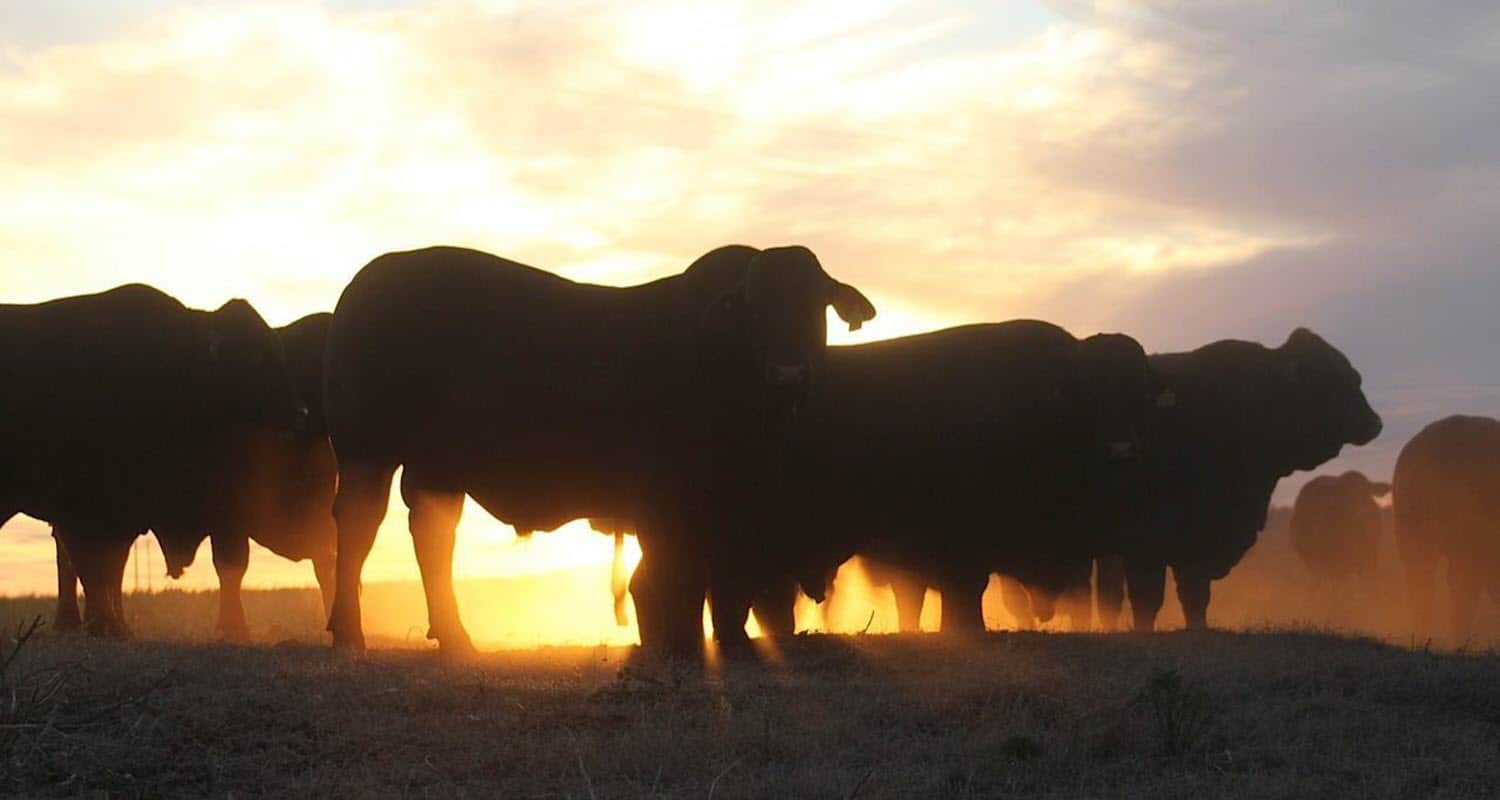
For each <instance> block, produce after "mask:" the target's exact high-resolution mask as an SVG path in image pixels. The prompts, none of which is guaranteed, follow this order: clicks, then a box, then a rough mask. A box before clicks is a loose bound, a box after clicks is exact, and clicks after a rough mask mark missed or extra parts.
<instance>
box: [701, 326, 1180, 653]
mask: <svg viewBox="0 0 1500 800" xmlns="http://www.w3.org/2000/svg"><path fill="white" fill-rule="evenodd" d="M1160 394H1161V391H1160V386H1159V384H1158V382H1157V381H1156V379H1155V377H1154V376H1153V375H1152V373H1151V370H1150V369H1149V367H1148V365H1147V360H1146V355H1145V352H1144V351H1143V350H1142V349H1141V347H1140V345H1139V344H1137V343H1136V342H1135V340H1133V339H1131V338H1129V337H1127V336H1122V335H1118V334H1112V335H1100V336H1094V337H1090V338H1088V339H1084V340H1079V339H1076V338H1074V337H1073V336H1072V335H1071V334H1069V333H1068V332H1067V331H1065V330H1063V329H1062V328H1059V327H1057V326H1056V325H1051V324H1049V323H1045V322H1038V321H1034V320H1018V321H1012V322H1006V323H999V324H989V325H969V326H964V327H960V328H952V329H948V330H944V331H937V332H934V333H926V334H920V335H916V336H908V337H903V338H899V339H890V340H886V341H881V342H874V343H870V344H863V345H854V346H848V347H832V348H829V351H828V354H827V358H826V360H825V365H824V371H823V375H822V379H821V380H820V381H818V382H817V384H816V385H815V386H813V388H812V390H811V392H810V393H809V396H808V400H807V403H806V405H805V407H804V408H803V409H802V413H801V415H800V416H799V417H798V421H797V425H796V426H795V428H794V431H793V435H792V437H791V441H790V445H789V449H788V458H787V481H786V488H785V493H784V500H783V503H782V504H781V505H779V506H778V508H777V511H776V514H777V522H776V524H775V526H774V527H773V528H771V529H768V530H765V531H763V532H762V533H760V534H759V535H757V536H756V537H754V539H753V540H752V541H753V543H754V545H755V549H754V551H753V553H751V554H748V555H746V556H745V557H744V558H741V559H740V560H738V561H736V562H735V564H734V569H733V571H732V572H730V573H727V574H724V575H718V576H714V578H713V579H712V585H713V594H714V603H713V609H712V610H713V616H714V630H715V634H716V635H717V636H718V637H719V639H720V644H721V645H723V646H725V647H728V648H731V649H735V648H742V647H743V645H744V643H743V642H742V641H739V640H741V639H742V638H743V627H742V626H743V625H744V621H745V618H746V613H747V611H748V609H749V607H750V606H751V604H752V603H753V602H754V600H755V594H756V592H757V590H758V589H759V587H764V586H768V585H777V584H778V582H780V581H784V580H785V577H784V576H785V575H786V574H787V573H788V570H789V568H794V569H796V570H798V573H797V576H798V577H799V580H800V582H801V583H802V585H803V586H804V587H809V584H810V583H811V584H812V586H811V588H812V589H813V590H814V591H809V594H815V595H816V594H821V588H820V587H818V586H817V582H818V578H817V576H818V575H819V574H826V573H827V571H828V570H831V569H832V568H833V567H834V566H836V565H837V564H839V563H841V562H842V561H843V560H845V559H846V558H847V557H848V556H850V555H851V554H852V553H854V552H856V551H861V550H864V549H866V546H867V545H869V544H870V543H872V542H877V541H878V542H879V543H880V547H881V552H880V553H879V556H880V557H881V558H882V559H884V560H886V561H888V562H891V563H895V564H898V565H900V566H901V567H903V568H906V569H908V570H911V571H914V572H916V573H917V574H920V575H926V576H932V579H933V580H935V581H936V582H937V583H938V585H939V587H940V590H941V592H942V596H943V603H942V627H943V629H944V630H948V631H974V630H982V629H983V613H982V609H981V605H982V595H983V592H984V587H985V585H986V584H987V583H988V580H989V574H990V572H991V571H994V570H996V569H999V568H1001V567H1002V566H1003V565H1005V564H1007V563H1012V564H1013V563H1017V562H1025V563H1028V564H1041V565H1048V564H1052V563H1061V562H1063V561H1066V560H1069V559H1076V558H1077V557H1078V556H1079V554H1081V553H1087V552H1090V548H1091V547H1093V546H1094V545H1093V543H1092V541H1090V540H1091V538H1092V537H1093V536H1095V535H1096V531H1093V530H1083V529H1082V528H1081V525H1080V521H1079V520H1076V519H1073V518H1072V514H1073V511H1074V510H1075V508H1076V507H1077V506H1076V503H1075V502H1074V501H1075V498H1076V497H1077V495H1078V493H1079V492H1081V491H1084V490H1085V489H1086V487H1088V486H1089V485H1091V483H1092V482H1093V481H1096V480H1099V479H1101V476H1102V474H1103V473H1107V472H1108V471H1109V470H1111V469H1113V468H1115V467H1117V466H1119V464H1120V463H1121V462H1122V461H1125V460H1128V459H1129V458H1131V457H1133V456H1134V454H1135V450H1136V448H1137V447H1138V445H1139V426H1140V424H1141V423H1142V422H1143V421H1144V419H1145V416H1146V413H1147V411H1148V410H1149V409H1150V407H1151V405H1152V403H1153V402H1155V401H1156V400H1157V399H1158V398H1159V396H1160ZM1002 510H1003V512H1004V516H1005V517H1006V519H1007V524H1006V525H1003V526H997V525H995V524H994V523H993V520H994V519H995V518H996V516H997V515H999V514H1000V512H1001V511H1002ZM1046 571H1047V570H1045V569H1044V570H1042V571H1041V572H1046ZM1047 577H1052V576H1050V575H1049V576H1047ZM1056 577H1058V578H1061V577H1062V576H1060V575H1059V576H1056ZM1049 588H1051V589H1053V590H1054V591H1058V592H1060V591H1061V590H1062V589H1063V588H1064V584H1063V583H1062V582H1061V581H1058V582H1056V583H1053V584H1052V585H1051V586H1050V587H1049ZM814 599H818V598H817V596H814Z"/></svg>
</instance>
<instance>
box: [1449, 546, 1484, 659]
mask: <svg viewBox="0 0 1500 800" xmlns="http://www.w3.org/2000/svg"><path fill="white" fill-rule="evenodd" d="M1481 585H1482V582H1481V580H1480V574H1479V570H1478V569H1477V568H1476V567H1475V565H1474V564H1473V563H1472V562H1469V561H1467V560H1465V559H1462V558H1450V559H1448V612H1449V632H1450V633H1451V634H1452V636H1453V644H1454V645H1455V646H1457V647H1468V646H1469V645H1470V644H1471V643H1473V640H1474V615H1475V611H1476V607H1477V606H1478V605H1479V592H1480V588H1481Z"/></svg>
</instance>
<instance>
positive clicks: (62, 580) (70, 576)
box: [52, 532, 83, 631]
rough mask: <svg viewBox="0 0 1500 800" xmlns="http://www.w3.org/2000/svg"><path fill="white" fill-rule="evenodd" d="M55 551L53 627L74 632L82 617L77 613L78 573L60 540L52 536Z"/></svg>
mask: <svg viewBox="0 0 1500 800" xmlns="http://www.w3.org/2000/svg"><path fill="white" fill-rule="evenodd" d="M52 538H53V545H54V546H55V547H56V549H57V617H56V619H54V620H53V623H52V624H53V627H55V628H57V629H58V630H60V631H76V630H78V629H79V628H80V627H82V626H83V616H82V615H81V614H79V613H78V572H77V571H76V570H74V569H73V561H72V559H70V558H68V551H67V549H66V548H64V547H63V544H62V540H61V539H58V538H57V534H56V533H55V532H54V533H53V535H52Z"/></svg>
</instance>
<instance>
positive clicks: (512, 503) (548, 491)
mask: <svg viewBox="0 0 1500 800" xmlns="http://www.w3.org/2000/svg"><path fill="white" fill-rule="evenodd" d="M633 477H634V476H632V475H630V474H628V473H622V474H602V473H600V472H598V471H582V470H580V471H576V472H575V471H561V470H552V469H546V468H543V467H535V466H533V467H524V466H523V467H518V468H515V469H502V468H493V467H492V468H490V469H487V470H483V471H480V470H474V471H472V472H470V473H469V474H467V475H463V476H447V479H446V480H443V481H440V483H443V484H447V487H449V490H450V491H451V490H453V489H457V490H461V491H463V492H464V493H465V494H467V495H468V496H469V497H471V498H473V499H474V502H475V503H477V504H478V505H479V506H480V507H481V508H483V509H484V510H485V511H486V512H488V513H489V514H490V515H491V516H493V517H494V518H495V519H497V520H499V521H501V522H503V523H505V524H507V525H510V526H512V527H514V528H515V529H516V530H517V531H518V532H520V533H522V534H526V533H530V532H533V531H551V530H556V529H557V528H559V527H561V526H563V525H565V524H567V523H568V522H571V521H573V520H576V519H585V518H588V517H622V518H627V519H637V518H638V517H639V511H640V505H639V504H638V503H637V502H636V499H637V497H638V492H637V491H635V490H634V489H632V488H631V486H630V484H631V482H632V478H633ZM421 483H422V481H421V477H420V476H419V475H415V474H414V475H413V476H412V484H416V486H415V488H421V487H420V484H421ZM409 485H411V484H409ZM433 488H439V487H433Z"/></svg>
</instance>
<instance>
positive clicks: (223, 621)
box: [210, 530, 250, 642]
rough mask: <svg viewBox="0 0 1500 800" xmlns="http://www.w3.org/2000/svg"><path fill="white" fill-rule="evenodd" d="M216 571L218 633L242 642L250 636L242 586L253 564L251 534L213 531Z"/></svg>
mask: <svg viewBox="0 0 1500 800" xmlns="http://www.w3.org/2000/svg"><path fill="white" fill-rule="evenodd" d="M210 538H211V540H212V542H213V553H214V572H216V573H218V576H219V635H220V636H222V637H224V639H225V640H226V641H230V642H243V641H246V640H248V639H249V638H250V626H249V624H248V623H246V621H245V603H244V599H243V598H242V596H241V594H240V587H241V585H242V584H243V583H244V581H245V570H246V569H247V568H249V566H250V537H249V536H247V535H246V534H245V533H243V532H238V531H232V530H231V531H224V532H222V533H220V532H215V533H213V534H211V537H210Z"/></svg>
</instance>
